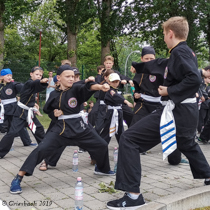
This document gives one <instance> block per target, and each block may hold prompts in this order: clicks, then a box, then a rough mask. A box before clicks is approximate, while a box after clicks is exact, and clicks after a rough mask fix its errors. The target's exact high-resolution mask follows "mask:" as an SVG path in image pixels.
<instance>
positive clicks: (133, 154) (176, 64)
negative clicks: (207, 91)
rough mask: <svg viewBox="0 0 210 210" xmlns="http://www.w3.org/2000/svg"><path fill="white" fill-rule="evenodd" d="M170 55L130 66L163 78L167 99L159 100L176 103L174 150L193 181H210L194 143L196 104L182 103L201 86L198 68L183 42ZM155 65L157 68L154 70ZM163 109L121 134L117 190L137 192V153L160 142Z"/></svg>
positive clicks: (196, 115) (204, 161)
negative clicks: (182, 158)
mask: <svg viewBox="0 0 210 210" xmlns="http://www.w3.org/2000/svg"><path fill="white" fill-rule="evenodd" d="M170 52H171V56H170V58H169V60H168V62H166V60H161V59H157V60H154V61H150V62H147V63H139V64H134V65H133V66H134V68H135V69H136V71H137V72H138V71H139V70H140V71H141V72H139V73H148V74H152V75H158V74H161V75H162V76H163V77H164V83H163V85H164V86H166V87H168V88H167V90H168V96H164V97H162V98H161V99H162V100H163V101H164V100H168V99H171V100H172V101H173V102H174V103H175V108H174V110H173V114H174V118H175V123H176V140H177V147H178V149H179V150H180V151H181V152H182V153H183V154H184V155H185V156H186V157H187V158H188V160H189V164H190V168H191V171H192V174H193V177H194V178H197V179H204V178H209V177H210V167H209V164H208V162H207V161H206V158H205V156H204V155H203V153H202V151H201V149H200V147H199V145H198V144H197V143H196V142H195V140H194V137H195V131H196V127H197V120H198V106H197V103H184V104H182V103H181V102H182V101H183V100H185V99H187V98H194V97H195V93H196V92H197V91H198V88H199V86H200V83H201V77H200V74H199V72H198V68H197V58H196V56H195V54H194V52H193V51H192V50H191V49H190V48H189V47H188V46H187V44H186V42H180V43H179V44H178V45H176V46H175V47H174V48H172V50H171V51H170ZM160 61H162V62H160ZM161 64H162V65H161ZM154 65H155V66H156V67H157V68H154ZM157 65H159V67H160V68H159V67H158V66H157ZM163 108H164V107H160V108H158V109H157V110H156V111H154V112H153V113H151V114H149V115H148V116H146V117H144V118H143V119H142V120H140V121H138V122H137V123H135V124H134V125H133V126H131V127H130V128H129V129H128V130H126V131H125V132H124V133H123V135H121V138H120V146H119V153H118V170H117V176H116V183H115V188H116V189H119V190H123V191H128V192H136V193H139V186H140V180H141V164H140V158H139V153H141V152H145V151H147V150H149V149H151V148H152V147H154V146H156V145H157V144H159V143H160V141H161V140H160V118H161V115H162V112H163Z"/></svg>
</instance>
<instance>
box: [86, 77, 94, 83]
mask: <svg viewBox="0 0 210 210" xmlns="http://www.w3.org/2000/svg"><path fill="white" fill-rule="evenodd" d="M85 82H95V77H93V76H90V77H88V78H87V79H86V80H85Z"/></svg>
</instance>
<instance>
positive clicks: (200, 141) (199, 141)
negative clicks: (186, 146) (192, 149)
mask: <svg viewBox="0 0 210 210" xmlns="http://www.w3.org/2000/svg"><path fill="white" fill-rule="evenodd" d="M198 143H202V144H208V141H206V140H202V139H201V138H200V137H198Z"/></svg>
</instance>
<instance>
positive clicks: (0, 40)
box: [0, 3, 4, 68]
mask: <svg viewBox="0 0 210 210" xmlns="http://www.w3.org/2000/svg"><path fill="white" fill-rule="evenodd" d="M3 13H4V4H3V3H0V68H2V67H3V60H4V54H3V51H4V23H3V18H2V16H3Z"/></svg>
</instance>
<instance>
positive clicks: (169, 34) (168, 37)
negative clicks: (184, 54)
mask: <svg viewBox="0 0 210 210" xmlns="http://www.w3.org/2000/svg"><path fill="white" fill-rule="evenodd" d="M163 34H164V42H165V43H166V45H167V47H168V49H171V48H172V47H173V46H171V45H172V40H171V38H172V31H171V30H169V31H166V30H165V29H164V30H163Z"/></svg>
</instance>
